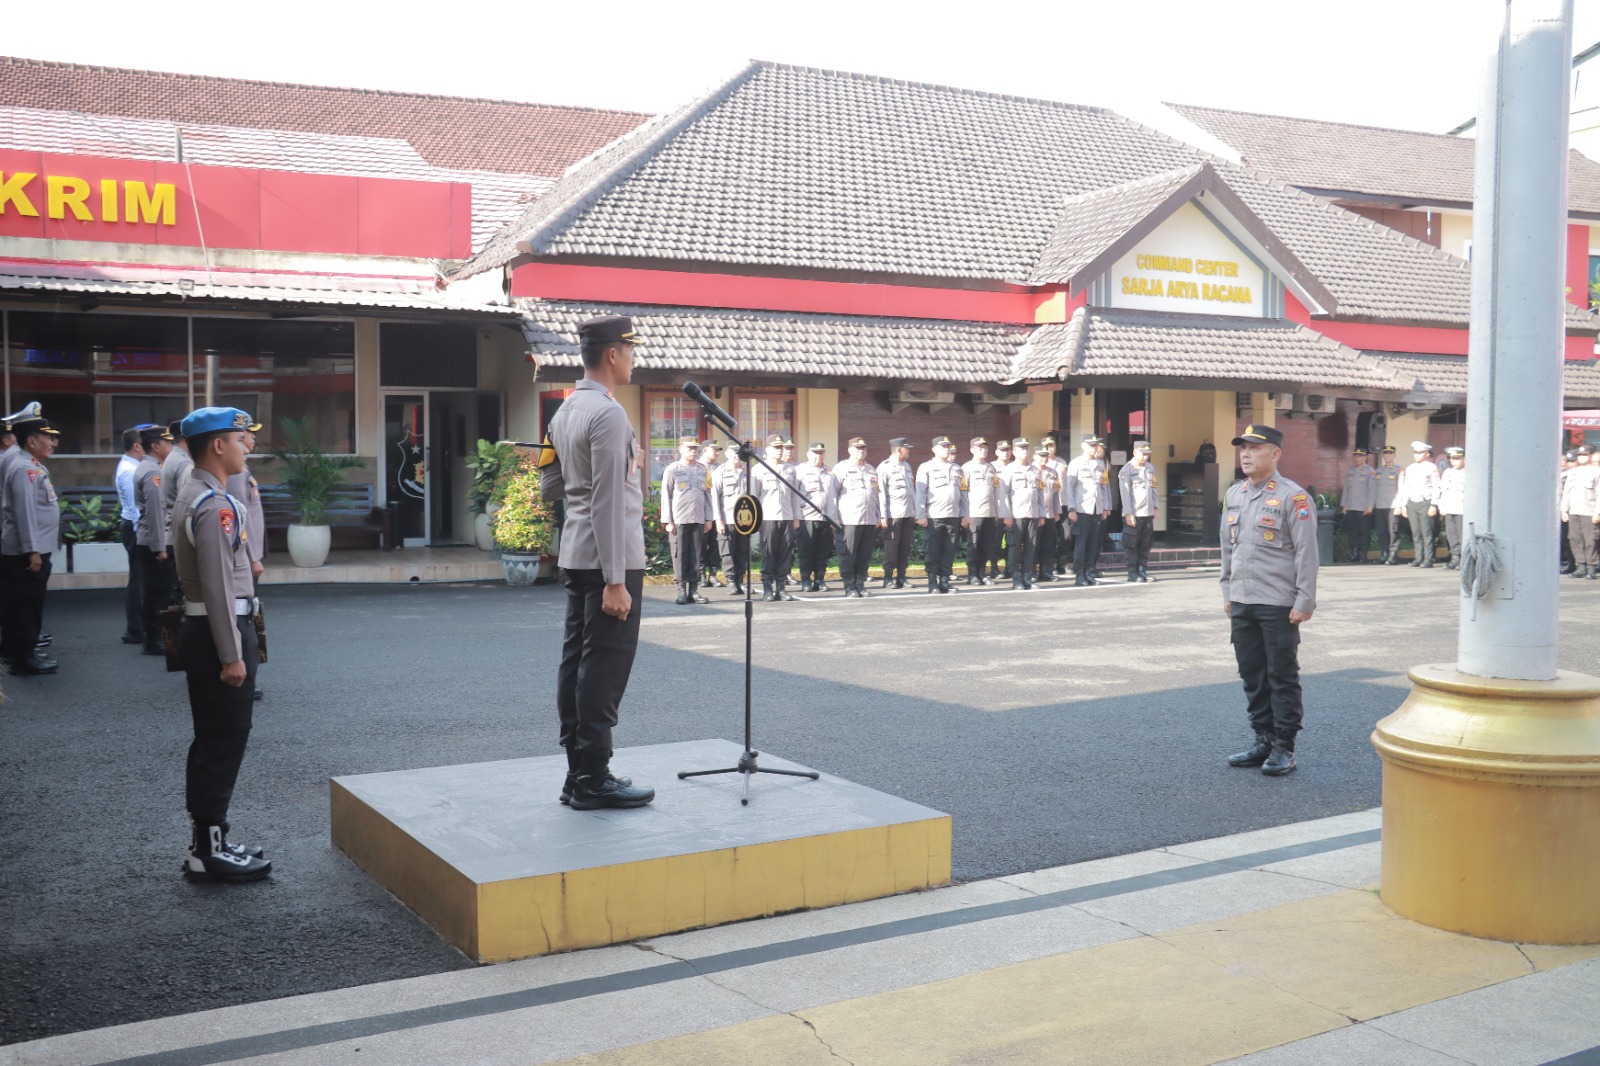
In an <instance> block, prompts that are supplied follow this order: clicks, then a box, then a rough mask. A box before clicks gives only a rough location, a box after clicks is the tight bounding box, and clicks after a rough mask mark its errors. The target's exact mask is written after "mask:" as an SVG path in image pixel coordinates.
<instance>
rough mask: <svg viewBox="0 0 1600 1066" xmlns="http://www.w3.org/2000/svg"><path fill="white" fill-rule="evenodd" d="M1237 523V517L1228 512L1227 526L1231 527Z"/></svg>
mask: <svg viewBox="0 0 1600 1066" xmlns="http://www.w3.org/2000/svg"><path fill="white" fill-rule="evenodd" d="M1238 521H1239V516H1238V515H1237V514H1234V513H1232V512H1229V514H1228V525H1230V526H1231V525H1233V524H1235V523H1236V522H1238Z"/></svg>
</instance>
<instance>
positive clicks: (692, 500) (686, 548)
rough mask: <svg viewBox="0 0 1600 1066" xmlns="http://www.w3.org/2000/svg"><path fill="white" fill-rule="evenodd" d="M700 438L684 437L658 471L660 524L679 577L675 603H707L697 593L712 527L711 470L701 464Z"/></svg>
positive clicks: (698, 592) (674, 569)
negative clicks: (676, 452) (705, 549)
mask: <svg viewBox="0 0 1600 1066" xmlns="http://www.w3.org/2000/svg"><path fill="white" fill-rule="evenodd" d="M699 456H700V441H699V440H698V439H696V438H694V437H683V438H682V439H680V440H679V441H678V458H677V459H676V460H674V461H673V462H671V463H668V464H667V468H666V469H665V470H663V471H662V472H661V524H662V526H663V527H664V528H665V529H666V531H667V536H669V537H670V538H672V571H673V573H674V574H675V575H676V576H677V579H678V605H679V606H680V607H681V606H683V605H685V604H689V603H710V602H711V601H710V600H708V599H706V598H705V597H704V596H702V595H700V556H701V554H702V551H703V543H704V539H705V535H706V534H707V533H709V532H710V531H711V530H712V529H713V528H714V527H713V525H712V522H713V520H714V519H713V516H712V513H711V472H710V471H709V470H707V469H706V468H705V467H703V466H701V465H700V458H699Z"/></svg>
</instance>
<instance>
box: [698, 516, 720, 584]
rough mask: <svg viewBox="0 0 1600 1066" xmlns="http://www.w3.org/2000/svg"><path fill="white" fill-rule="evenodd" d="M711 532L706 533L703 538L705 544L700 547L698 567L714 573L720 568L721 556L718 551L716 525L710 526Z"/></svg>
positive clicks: (708, 572)
mask: <svg viewBox="0 0 1600 1066" xmlns="http://www.w3.org/2000/svg"><path fill="white" fill-rule="evenodd" d="M711 528H712V530H713V532H711V533H707V534H706V535H705V536H704V537H703V538H701V539H703V540H704V541H705V546H704V547H703V548H701V549H700V569H701V570H704V571H705V572H706V573H707V574H715V573H716V572H717V571H718V570H719V569H721V565H720V564H721V556H720V554H719V552H718V547H719V546H718V543H717V540H718V538H717V535H716V533H715V530H716V528H717V527H716V526H712V527H711Z"/></svg>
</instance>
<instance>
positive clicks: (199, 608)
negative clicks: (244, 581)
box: [183, 599, 256, 618]
mask: <svg viewBox="0 0 1600 1066" xmlns="http://www.w3.org/2000/svg"><path fill="white" fill-rule="evenodd" d="M183 613H184V615H185V616H186V617H189V618H204V617H205V616H206V605H205V604H203V603H195V602H194V601H193V600H184V601H183ZM233 613H234V614H255V613H256V601H255V600H254V599H237V600H234V601H233Z"/></svg>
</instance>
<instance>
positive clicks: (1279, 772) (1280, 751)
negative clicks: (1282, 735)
mask: <svg viewBox="0 0 1600 1066" xmlns="http://www.w3.org/2000/svg"><path fill="white" fill-rule="evenodd" d="M1293 770H1294V741H1292V740H1279V741H1276V742H1275V743H1274V744H1273V745H1272V754H1271V755H1269V756H1267V761H1266V762H1264V763H1262V764H1261V772H1262V773H1264V774H1266V775H1267V776H1268V777H1282V776H1283V775H1284V774H1287V773H1290V772H1292V771H1293Z"/></svg>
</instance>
